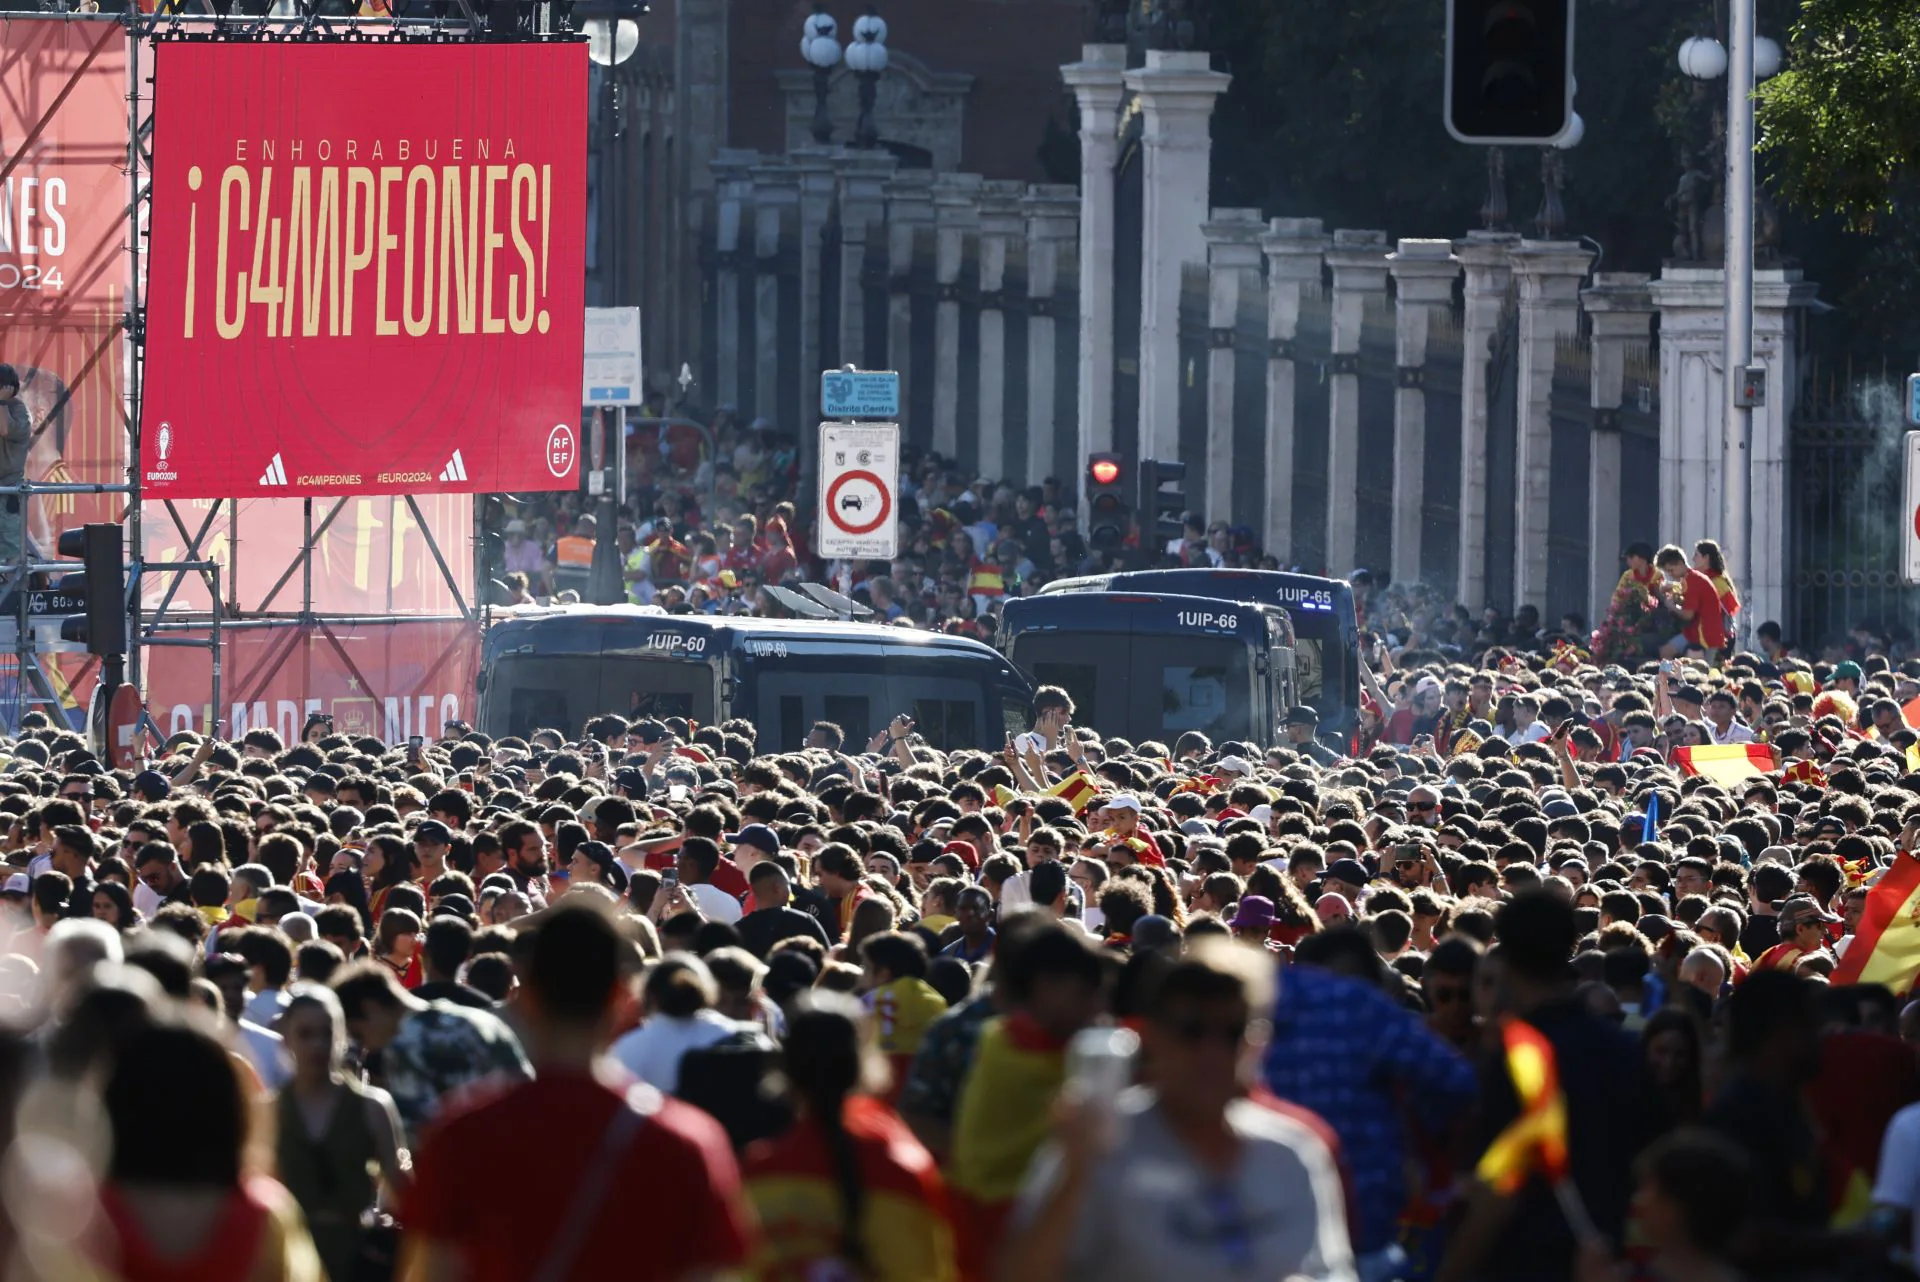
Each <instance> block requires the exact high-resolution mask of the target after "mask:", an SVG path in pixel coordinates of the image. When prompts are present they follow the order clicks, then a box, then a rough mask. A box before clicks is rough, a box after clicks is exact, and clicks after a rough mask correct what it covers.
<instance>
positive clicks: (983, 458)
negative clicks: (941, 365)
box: [979, 181, 1027, 480]
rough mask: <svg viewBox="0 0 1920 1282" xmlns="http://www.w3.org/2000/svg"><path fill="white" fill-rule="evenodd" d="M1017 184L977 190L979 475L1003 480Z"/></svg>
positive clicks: (1019, 219) (1019, 223)
mask: <svg viewBox="0 0 1920 1282" xmlns="http://www.w3.org/2000/svg"><path fill="white" fill-rule="evenodd" d="M1024 195H1026V186H1025V185H1024V184H1022V183H1017V182H1007V181H996V182H987V183H982V184H981V186H980V460H979V465H980V475H982V476H987V477H992V478H994V479H995V480H999V479H1001V478H1003V477H1005V476H1006V475H1007V313H1006V306H1007V300H1006V292H1005V291H1006V286H1007V251H1008V250H1009V249H1011V248H1012V246H1013V241H1014V238H1015V237H1017V236H1019V235H1021V234H1022V233H1024V232H1025V231H1026V229H1027V220H1026V215H1025V213H1024V212H1023V211H1022V210H1021V208H1020V199H1021V197H1023V196H1024Z"/></svg>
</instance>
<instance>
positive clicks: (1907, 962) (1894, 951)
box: [1833, 852, 1920, 995]
mask: <svg viewBox="0 0 1920 1282" xmlns="http://www.w3.org/2000/svg"><path fill="white" fill-rule="evenodd" d="M1916 976H1920V858H1916V857H1915V856H1913V855H1910V854H1907V853H1905V852H1902V853H1900V854H1898V855H1895V856H1894V857H1893V867H1891V868H1889V869H1887V871H1886V872H1885V873H1883V874H1882V875H1881V877H1880V880H1879V881H1877V882H1875V883H1874V886H1873V889H1871V890H1869V891H1868V892H1867V903H1866V909H1865V911H1864V912H1862V913H1861V915H1860V928H1859V929H1858V930H1857V931H1855V932H1854V935H1853V942H1852V943H1851V944H1848V945H1847V955H1846V956H1845V957H1842V958H1841V959H1840V965H1839V966H1837V967H1836V968H1835V969H1834V972H1833V983H1834V984H1835V985H1840V984H1885V985H1886V986H1887V987H1888V988H1891V989H1892V990H1893V991H1894V993H1895V995H1904V994H1905V993H1906V992H1907V990H1908V989H1910V988H1912V987H1913V981H1914V979H1915V977H1916Z"/></svg>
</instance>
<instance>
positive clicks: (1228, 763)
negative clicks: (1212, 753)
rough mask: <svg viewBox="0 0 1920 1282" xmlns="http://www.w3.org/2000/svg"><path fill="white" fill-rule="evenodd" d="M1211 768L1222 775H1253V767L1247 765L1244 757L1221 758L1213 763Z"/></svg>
mask: <svg viewBox="0 0 1920 1282" xmlns="http://www.w3.org/2000/svg"><path fill="white" fill-rule="evenodd" d="M1213 768H1214V769H1215V770H1218V771H1220V772H1221V773H1222V774H1229V775H1250V774H1252V773H1253V767H1252V766H1251V765H1248V764H1247V759H1246V758H1245V757H1222V758H1220V760H1219V761H1217V762H1215V763H1214V766H1213Z"/></svg>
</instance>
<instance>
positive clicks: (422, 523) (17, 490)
mask: <svg viewBox="0 0 1920 1282" xmlns="http://www.w3.org/2000/svg"><path fill="white" fill-rule="evenodd" d="M192 2H193V4H194V6H195V8H196V10H197V11H196V12H183V11H182V0H163V4H162V7H161V9H160V10H159V11H158V12H155V13H150V14H149V13H139V12H129V13H125V14H98V13H39V14H20V15H17V16H19V17H21V18H32V19H34V20H41V21H63V22H72V23H87V24H112V25H115V26H118V27H121V28H123V29H124V30H125V32H126V34H127V44H126V49H127V66H128V83H127V159H126V176H127V205H126V225H127V234H126V245H125V253H126V259H127V282H128V283H127V289H126V293H125V300H126V309H125V312H124V314H123V315H122V316H121V317H120V319H119V323H118V324H117V325H116V326H115V328H114V329H113V331H112V332H111V333H110V334H109V335H108V337H107V338H106V339H104V340H103V341H102V342H101V344H100V345H99V347H98V348H96V350H95V351H94V352H93V353H92V356H91V358H90V359H89V361H88V362H87V365H86V366H85V367H84V369H83V370H82V375H84V374H85V373H87V372H89V371H91V370H92V368H93V366H94V365H95V364H97V363H98V362H99V361H100V360H102V359H106V358H107V357H108V356H109V354H110V353H112V352H113V349H114V346H115V343H116V342H117V341H119V340H120V339H122V338H124V340H125V343H126V347H125V349H124V351H123V352H120V353H118V355H119V356H120V357H121V359H122V360H123V361H124V366H125V370H126V382H125V387H124V391H123V395H122V396H121V397H120V403H119V411H120V416H121V423H122V426H123V428H124V430H125V434H126V480H125V481H124V482H123V483H117V484H109V483H100V484H80V483H66V482H61V483H34V482H26V483H23V484H20V485H15V486H0V498H4V497H6V496H17V497H18V499H19V501H20V504H21V507H22V513H21V521H22V538H21V553H20V557H19V559H18V561H16V562H15V564H14V565H12V566H11V567H7V568H6V570H5V571H4V573H6V574H7V576H8V578H9V579H10V581H11V583H12V584H13V586H15V587H16V588H17V589H18V591H17V592H16V595H15V598H14V601H13V605H14V610H13V617H12V619H11V622H12V623H13V625H14V628H15V637H14V647H13V650H14V656H15V660H16V663H17V665H18V673H19V689H20V703H19V711H20V712H24V711H25V710H26V709H27V708H28V707H30V706H32V705H47V706H51V707H54V708H60V707H63V706H65V705H66V703H67V702H68V701H69V700H68V698H67V697H64V696H63V694H62V689H63V687H68V686H69V685H70V683H68V682H67V681H66V680H65V679H64V677H63V676H61V675H60V674H59V673H58V672H57V671H56V670H55V669H54V667H53V666H52V660H53V657H54V656H55V655H58V654H60V653H74V652H76V651H77V650H78V648H79V647H78V646H77V645H76V644H75V643H66V642H62V641H60V640H59V630H58V622H57V620H58V618H59V617H62V616H55V615H51V614H43V615H35V614H32V613H30V609H31V606H32V605H33V604H34V597H35V593H33V592H30V591H29V590H28V589H29V587H30V586H31V585H32V584H33V583H34V581H35V580H34V576H35V575H51V574H56V573H59V572H62V571H73V570H75V569H77V568H78V567H77V566H76V565H75V564H74V563H73V562H58V561H52V560H48V559H46V555H45V554H46V551H47V549H38V551H39V552H40V553H41V555H40V556H39V557H38V558H36V557H35V555H34V553H35V551H36V549H35V548H33V546H32V544H31V540H30V538H29V537H28V536H27V533H26V510H25V509H26V506H27V503H28V501H29V500H30V499H31V497H32V496H35V495H59V494H118V495H124V496H125V499H126V502H125V506H124V507H123V508H122V511H121V520H122V522H123V523H124V524H125V526H126V531H127V540H126V543H127V547H128V549H129V552H128V558H127V563H126V566H125V567H124V569H125V584H126V595H125V606H126V610H127V615H128V653H127V663H126V679H127V681H128V682H130V683H131V684H133V685H134V686H135V688H137V689H140V690H141V691H142V696H143V698H144V697H145V694H146V690H145V675H146V673H145V670H144V669H145V665H144V662H143V654H144V651H145V650H146V649H147V648H148V647H150V646H157V647H169V646H191V647H199V648H204V649H208V650H210V651H211V655H212V689H211V691H210V695H211V703H212V705H213V706H214V707H216V708H217V707H219V706H221V694H222V691H221V679H222V664H221V642H222V638H223V636H225V635H226V634H228V633H231V632H234V631H236V630H253V629H258V628H265V627H274V626H286V625H288V624H293V625H304V626H305V627H317V628H318V629H319V630H320V632H321V633H322V635H323V636H325V637H326V638H327V639H328V641H329V643H330V644H331V646H332V648H333V649H334V650H335V651H336V652H338V653H339V654H340V656H341V658H342V659H343V661H345V663H346V665H347V666H348V668H349V669H351V670H352V671H354V673H355V675H356V676H357V677H361V679H362V680H363V682H364V677H363V676H362V674H360V673H359V672H358V669H357V668H355V667H354V666H353V664H352V661H351V659H350V658H348V656H347V655H346V653H345V650H344V649H343V648H342V647H341V646H340V643H339V640H338V638H337V637H336V636H335V635H334V632H333V629H334V627H336V626H348V625H352V624H360V623H372V622H401V621H412V620H416V619H423V618H430V617H436V616H425V615H392V616H368V615H353V616H329V615H326V614H323V613H321V612H317V611H315V609H314V608H313V606H314V601H313V557H314V552H315V550H316V548H317V547H318V546H319V540H320V539H321V538H322V537H323V536H324V535H325V534H326V532H327V530H328V528H329V527H330V526H331V525H332V524H333V522H334V520H335V519H336V518H337V517H338V516H339V515H340V513H341V512H342V511H343V510H345V508H346V505H347V503H348V502H349V500H350V499H351V498H353V497H358V496H343V497H336V498H323V499H320V500H318V501H319V502H321V503H322V504H325V505H326V509H325V511H324V513H323V514H322V515H321V516H320V519H319V521H318V523H317V524H316V522H315V519H314V517H315V511H314V504H315V502H316V500H315V499H313V498H308V499H306V500H305V502H304V506H303V514H302V523H301V524H302V529H301V541H300V550H299V552H298V554H297V555H296V556H295V558H294V560H293V562H292V563H291V564H290V565H289V566H288V567H287V569H286V571H285V572H283V573H282V574H281V576H280V577H279V579H278V580H277V581H276V582H275V583H274V585H273V587H272V588H271V589H270V590H269V591H268V592H267V594H266V596H265V597H264V598H263V599H262V601H261V603H260V605H259V606H258V607H257V608H254V609H251V610H247V609H243V608H241V604H240V601H239V587H238V583H239V576H238V573H237V565H238V556H239V542H240V541H239V526H240V517H239V500H238V499H237V498H228V499H223V500H219V501H218V502H216V503H215V504H214V506H213V507H212V508H211V509H210V510H209V512H208V514H207V516H206V519H205V520H203V521H201V522H200V524H199V528H198V529H197V530H190V529H189V528H188V526H189V523H188V521H187V519H186V518H185V517H184V516H183V514H182V513H181V511H180V509H179V507H178V506H176V504H175V503H174V502H173V501H172V500H167V501H165V502H164V503H163V504H162V508H163V510H164V511H165V513H166V516H167V519H168V521H169V522H170V523H171V524H172V526H173V528H174V529H175V531H177V532H178V534H179V535H180V537H181V539H182V540H183V543H184V547H185V553H184V555H183V556H182V557H181V558H180V559H179V560H176V561H170V562H157V561H148V560H146V559H145V556H144V550H145V532H144V530H143V528H142V527H143V515H144V514H143V511H142V497H143V496H142V492H141V485H140V445H141V425H140V413H141V389H142V384H143V381H144V378H143V376H144V373H145V360H146V343H145V338H146V302H145V297H144V283H145V281H144V275H143V265H142V249H143V245H142V228H143V223H144V220H143V214H145V213H146V212H148V209H149V207H150V205H151V201H152V195H153V186H152V177H151V167H150V165H151V158H152V157H151V147H152V136H153V112H154V107H155V104H154V101H153V96H152V94H151V92H150V89H149V87H148V79H147V77H148V75H149V73H147V72H145V71H143V68H142V54H143V51H144V50H145V49H146V48H147V46H148V43H149V42H154V43H158V42H163V41H171V40H184V41H224V40H234V41H247V42H250V43H258V42H261V41H267V42H281V43H309V44H315V43H317V44H368V43H377V44H408V43H428V44H441V43H468V42H477V41H505V42H511V43H529V42H545V41H554V40H562V41H572V40H579V39H581V37H580V36H579V35H577V34H575V33H574V31H573V29H572V22H571V14H572V9H573V6H572V4H570V3H565V2H564V0H556V2H551V3H549V2H529V0H488V2H487V3H485V4H484V5H483V6H482V8H481V9H479V10H476V9H475V7H474V5H473V3H472V0H394V2H393V6H392V7H393V10H394V13H393V16H391V17H384V18H361V17H345V16H336V15H328V14H325V13H322V12H321V11H320V10H319V8H318V7H317V5H316V3H315V0H294V2H295V6H296V10H297V11H296V12H295V13H294V14H292V15H290V16H284V17H283V16H272V15H269V16H265V17H262V16H258V15H249V14H239V13H233V14H225V15H222V14H217V13H215V12H213V11H212V10H211V8H210V7H208V2H207V0H192ZM413 8H422V9H434V8H437V9H440V10H442V11H443V14H442V15H432V14H427V15H421V16H415V15H414V14H412V13H411V12H409V10H411V9H413ZM509 12H510V14H511V18H510V21H508V20H505V19H503V16H502V15H503V14H506V13H509ZM449 15H450V16H449ZM103 47H104V42H103ZM90 65H91V61H89V63H87V64H83V65H82V67H81V68H79V69H78V70H76V71H75V72H74V73H73V78H72V79H70V80H69V82H68V83H67V85H66V86H65V87H64V88H63V90H62V92H60V93H58V94H56V95H55V96H54V98H53V100H52V103H51V105H50V106H49V107H48V108H47V109H46V110H45V112H44V113H43V115H42V118H41V119H40V120H39V121H37V122H36V123H35V126H34V128H33V129H31V130H30V131H29V133H28V135H27V136H26V138H25V139H24V140H22V141H21V142H20V144H19V146H20V148H21V154H24V152H25V148H26V146H27V145H29V144H31V142H32V141H33V140H34V138H36V137H37V136H38V135H39V134H40V133H41V132H42V131H44V130H45V128H46V127H47V126H48V124H49V123H50V122H51V120H52V117H53V114H54V113H55V112H57V111H58V110H59V109H60V105H61V103H62V102H63V101H64V100H65V99H66V97H67V96H68V94H70V93H71V92H72V89H73V88H74V86H75V85H76V84H77V83H78V78H79V76H81V75H83V74H84V73H85V71H86V69H87V66H90ZM17 163H18V156H16V157H15V159H14V161H12V162H9V163H8V164H7V165H6V166H5V167H3V168H0V179H4V177H5V176H6V174H7V173H8V172H10V171H11V169H12V168H13V165H14V164H17ZM79 381H80V380H79V377H76V378H74V379H73V380H71V381H70V382H69V384H68V391H67V393H66V395H68V396H70V395H71V389H72V385H73V384H74V383H77V382H79ZM65 403H66V402H65V400H62V401H61V402H60V403H59V405H58V406H56V408H64V405H65ZM43 430H44V425H43ZM400 497H401V498H402V500H403V501H404V502H405V504H406V506H407V509H408V511H409V512H411V513H412V516H413V519H414V522H415V524H416V525H417V527H418V530H419V533H420V535H421V536H422V538H423V539H424V540H425V542H426V546H427V548H428V550H429V552H430V553H431V555H432V557H433V561H434V564H435V566H436V568H437V569H438V571H439V573H440V576H441V578H442V580H443V581H444V582H445V583H446V585H447V588H448V590H449V591H450V592H451V593H452V595H453V600H454V603H455V606H456V608H457V609H458V611H459V614H460V617H461V618H463V619H467V620H473V621H477V622H478V623H479V624H480V626H481V627H482V628H483V629H484V628H485V626H486V625H487V623H488V621H489V616H490V614H491V609H490V607H489V603H488V595H489V594H488V593H487V592H486V590H485V588H486V583H485V578H486V570H485V557H484V548H483V540H484V531H483V529H482V519H481V507H482V505H481V503H480V502H479V498H480V496H478V495H476V496H475V503H474V512H473V521H472V528H471V530H470V531H469V532H468V537H470V538H471V540H472V543H473V569H474V581H473V582H472V583H470V584H466V585H462V584H461V583H459V582H458V581H457V578H456V576H455V574H454V572H453V568H452V566H451V565H450V564H449V562H448V560H447V557H446V554H445V552H444V551H443V549H442V548H441V546H440V541H439V540H438V539H437V538H436V537H435V534H434V531H433V530H432V528H431V527H430V526H429V525H428V523H427V520H426V516H425V513H424V512H422V511H421V509H420V505H419V502H418V501H417V500H416V499H415V498H414V497H413V496H411V495H403V496H400ZM223 509H224V511H225V514H226V517H227V534H228V536H229V543H228V548H229V551H228V556H229V558H230V560H229V563H228V565H227V567H226V572H225V574H224V576H223V573H222V568H221V566H220V564H219V562H218V561H216V560H215V559H214V558H213V557H212V556H211V555H209V554H207V552H206V550H205V549H206V545H207V542H208V540H209V537H210V536H211V535H212V534H213V533H214V532H215V528H216V526H217V525H218V524H219V518H220V515H221V513H222V511H223ZM296 572H297V573H298V574H299V575H300V603H299V608H298V609H292V610H277V611H276V610H273V609H271V608H270V607H271V606H272V605H273V603H274V602H275V601H276V600H277V599H278V598H279V597H280V594H281V593H282V592H283V591H284V590H285V589H286V588H287V587H288V585H289V584H290V583H291V582H292V579H293V576H294V575H295V573H296ZM148 574H163V575H167V576H170V582H169V583H168V585H167V588H166V590H165V592H164V593H163V594H162V595H161V598H160V600H159V602H158V603H157V604H156V606H155V607H154V608H153V610H152V611H151V612H148V611H146V610H145V609H144V608H143V602H142V584H143V580H144V578H145V576H146V575H148ZM194 574H198V575H200V576H201V577H202V578H203V580H204V581H205V583H206V585H207V591H208V601H209V607H210V608H209V609H208V610H207V611H205V612H201V611H197V610H193V611H189V610H184V609H181V608H180V607H178V606H176V605H175V604H174V601H175V597H176V596H177V595H178V592H179V589H180V585H181V583H182V581H183V580H184V578H185V577H186V576H188V575H194ZM223 577H224V578H225V579H226V587H227V594H226V598H225V600H224V601H223V600H222V594H221V579H222V578H223ZM43 599H44V598H43ZM438 617H444V616H438ZM288 631H289V633H290V635H291V634H295V633H296V627H289V628H288ZM49 633H51V635H49ZM200 633H204V634H205V635H204V636H201V635H198V634H200ZM95 666H96V665H95V661H94V660H92V659H89V660H88V662H87V663H86V664H85V665H83V666H82V667H81V668H80V670H79V671H78V673H77V674H76V681H75V682H74V683H71V684H77V682H78V680H83V679H85V678H86V677H87V676H88V675H89V674H90V673H91V671H92V669H93V668H94V667H95ZM435 670H436V671H437V668H436V669H435ZM16 719H17V718H16ZM147 726H148V728H149V729H151V730H153V731H154V733H156V735H157V734H158V730H157V727H154V726H153V723H152V722H151V720H149V721H148V722H147Z"/></svg>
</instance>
